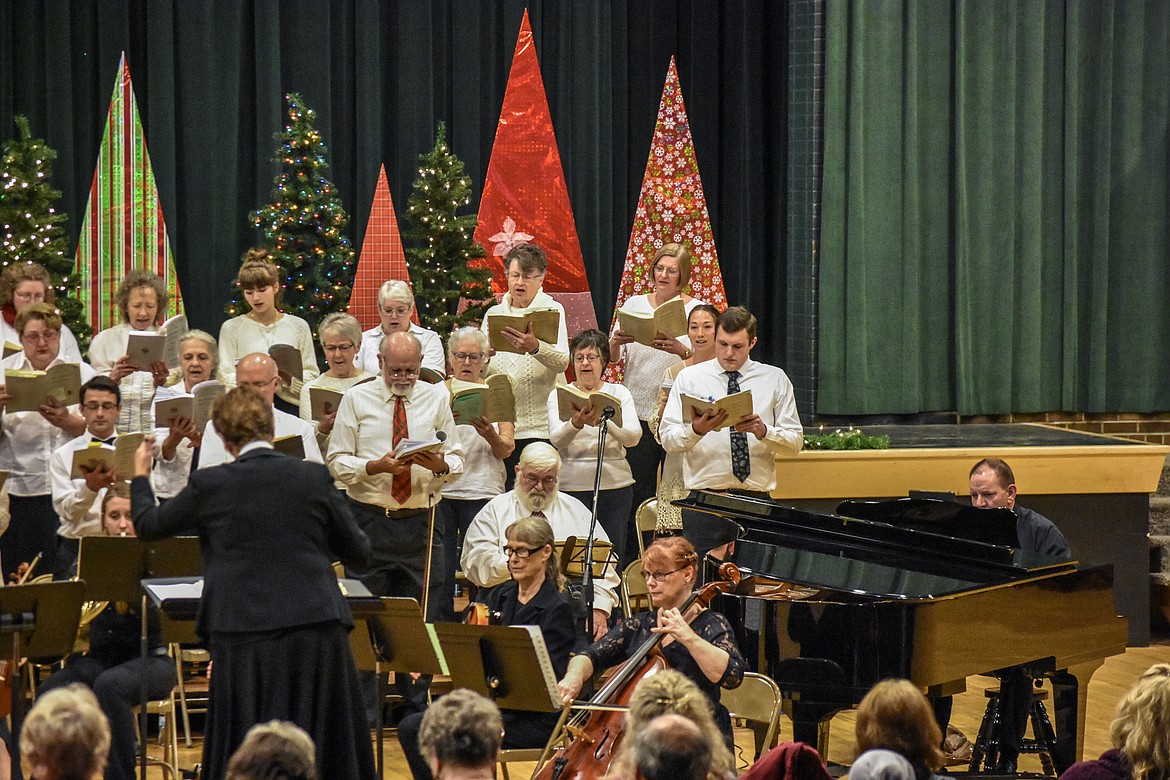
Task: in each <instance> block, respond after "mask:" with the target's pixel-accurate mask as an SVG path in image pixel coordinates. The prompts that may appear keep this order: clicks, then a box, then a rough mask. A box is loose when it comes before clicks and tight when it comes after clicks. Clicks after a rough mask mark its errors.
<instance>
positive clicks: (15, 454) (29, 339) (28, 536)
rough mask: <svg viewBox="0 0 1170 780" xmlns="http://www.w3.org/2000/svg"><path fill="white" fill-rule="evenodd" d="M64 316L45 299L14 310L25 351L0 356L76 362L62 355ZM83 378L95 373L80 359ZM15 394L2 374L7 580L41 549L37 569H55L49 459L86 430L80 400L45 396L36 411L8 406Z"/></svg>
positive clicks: (0, 462) (12, 361)
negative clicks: (64, 401)
mask: <svg viewBox="0 0 1170 780" xmlns="http://www.w3.org/2000/svg"><path fill="white" fill-rule="evenodd" d="M61 327H62V326H61V315H60V314H59V313H58V312H57V310H56V309H54V308H53V307H52V306H51V305H49V304H47V303H34V304H32V305H30V306H27V307H25V308H24V309H22V310H21V312H20V314H18V315H16V328H17V332H18V333H19V334H20V335H19V339H20V344H21V347H22V350H21V351H20V352H17V353H16V354H14V355H9V356H8V357H6V358H4V360H3V361H0V369H2V370H3V372H4V373H5V375H7V372H9V371H14V370H16V371H27V370H30V369H31V370H34V371H45V370H47V369H49V368H52V367H53V366H56V365H59V364H61V363H68V362H74V361H69V360H66V359H64V358H63V357H62V356H61V355H60V348H61ZM80 374H81V377H80V378H81V383H82V384H84V383H86V382H88V381H89V380H90V379H93V377H94V370H93V369H92V368H90V367H89V365H87V364H86V363H81V364H80ZM11 400H12V395H11V394H10V393H9V392H8V390H7V379H6V377H5V378H4V379H0V428H2V429H3V435H2V436H0V469H6V470H7V471H8V482H7V483H6V484H7V486H8V491H9V501H10V507H11V513H12V520H11V524H10V525H9V528H8V531H7V532H5V533H4V535H3V536H0V563H2V564H3V567H4V578H5V580H6V581H7V580H8V579H10V578H11V575H12V574H13V573H14V572H15V571H16V570H17V568H18V567H19V566H20V564H21V563H29V562H31V561H32V560H33V559H34V558H35V557H36V556H37V554H38V553H39V554H41V555H42V558H41V562H40V563H39V564H38V565H37V573H43V572H52V571H53V570H54V565H55V564H56V557H57V529H58V528H59V527H60V525H61V520H60V518H59V517H58V516H57V512H56V510H54V509H53V489H52V482H51V479H50V477H49V458H50V456H51V455H52V453H53V452H54V451H55V450H57V449H60V448H61V447H62V446H63V445H64V444H65V443H66V442H69V441H72V440H73V439H75V438H76V437H78V436H80V435H81V434H82V433H84V432H85V427H86V423H85V418H83V417H82V416H81V414H80V407H79V404H77V403H73V404H71V405H68V406H67V405H65V404H62V403H57V402H55V401H53V399H46V403H43V404H41V405H40V406H39V407H38V408H37V409H36V410H35V411H27V412H14V411H10V410H9V409H8V402H9V401H11Z"/></svg>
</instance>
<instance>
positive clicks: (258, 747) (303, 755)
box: [227, 720, 317, 780]
mask: <svg viewBox="0 0 1170 780" xmlns="http://www.w3.org/2000/svg"><path fill="white" fill-rule="evenodd" d="M227 780H317V750H316V748H315V747H313V740H312V739H311V738H310V737H309V735H308V734H306V733H305V730H304V729H302V728H301V727H300V726H297V725H296V724H293V723H289V722H288V721H284V720H270V721H268V722H267V723H257V724H256V725H255V726H253V727H252V728H250V729H248V734H247V736H245V737H244V741H243V742H242V743H240V746H239V747H238V748H236V752H235V753H233V754H232V758H231V760H230V761H229V762H228V768H227Z"/></svg>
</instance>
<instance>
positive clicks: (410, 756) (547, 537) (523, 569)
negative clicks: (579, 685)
mask: <svg viewBox="0 0 1170 780" xmlns="http://www.w3.org/2000/svg"><path fill="white" fill-rule="evenodd" d="M504 534H505V536H506V537H507V539H508V543H507V544H506V545H505V546H504V552H505V554H507V556H508V573H509V574H510V575H511V577H512V579H511V580H510V581H508V582H505V583H502V584H501V585H500V586H499V587H496V588H493V589H492V592H491V595H489V596H488V602H487V613H488V620H489V623H490V624H492V625H501V626H537V627H539V628H540V633H541V636H542V637H543V638H544V645H545V647H546V648H547V649H548V656H549V660H550V661H552V667H553V673H554V675H555V676H556V677H557V678H558V679H559V678H561V677H562V676H563V675H564V674H565V671H566V669H567V668H568V665H569V655H570V653H572V652H573V649H574V647H575V644H576V641H577V639H576V638H577V627H576V625H575V623H574V621H573V610H572V607H570V606H569V602H568V600H566V598H565V596H564V588H565V578H564V575H562V574H561V568H560V563H559V561H558V560H557V556H556V553H555V548H554V545H553V531H552V526H550V525H549V524H548V521H547V520H545V519H544V518H542V517H526V518H523V519H521V520H517V521H516V522H514V523H512V524H511V525H510V526H508V528H507V530H506V531H505V532H504ZM475 606H477V605H472V607H475ZM501 715H503V718H504V743H503V747H504V748H505V749H515V748H535V747H543V746H544V744H545V743H546V742H548V738H549V737H550V736H551V735H552V731H553V729H554V728H555V727H556V725H557V718H558V717H559V715H560V712H559V711H557V712H526V711H521V710H501ZM422 719H423V713H415V714H413V715H408V716H407V717H406V718H404V719H403V721H402V722H401V723H400V724H398V740H399V742H401V743H402V750H403V752H404V753H405V754H406V761H407V763H408V764H409V765H410V771H411V774H413V775H414V778H415V780H431V772H430V769H429V768H428V767H427V763H426V761H425V760H424V758H423V756H422V755H420V753H419V749H418V731H419V727H420V725H421V723H422Z"/></svg>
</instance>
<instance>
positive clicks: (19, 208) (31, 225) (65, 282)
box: [0, 116, 92, 350]
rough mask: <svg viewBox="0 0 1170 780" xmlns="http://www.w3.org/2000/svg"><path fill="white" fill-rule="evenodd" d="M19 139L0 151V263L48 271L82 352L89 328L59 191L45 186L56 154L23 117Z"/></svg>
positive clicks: (58, 300) (57, 302)
mask: <svg viewBox="0 0 1170 780" xmlns="http://www.w3.org/2000/svg"><path fill="white" fill-rule="evenodd" d="M16 127H17V129H18V131H19V137H18V138H15V139H12V140H10V141H8V142H7V143H5V144H4V147H3V149H2V150H0V232H2V233H3V239H0V265H2V266H3V267H5V268H7V267H8V265H9V264H11V263H26V262H34V263H40V264H41V265H43V266H44V267H45V270H47V271H48V272H49V276H50V278H51V279H52V283H53V290H54V292H55V293H56V297H57V300H56V302H55V304H56V306H57V309H58V310H59V311H60V312H61V317H62V319H63V320H64V321H65V324H66V325H68V326H69V329H70V330H71V331H73V334H74V335H75V336H77V341H78V344H79V345H80V346H81V348H82V350H84V349H85V348H86V347H87V346H88V345H89V337H90V334H91V333H92V330H91V329H90V327H89V323H88V322H87V321H86V320H85V318H84V317H83V316H82V306H81V299H80V297H79V295H78V290H77V281H76V279H75V278H74V277H73V266H74V261H73V254H72V253H71V252H69V251H68V246H67V243H66V237H65V228H64V225H65V222H66V221H67V219H68V217H67V216H66V215H65V214H63V213H61V212H58V211H57V209H56V203H57V201H59V200H60V199H61V192H60V191H59V190H55V189H53V188H52V186H50V184H49V179H50V178H51V177H52V175H53V161H54V160H56V159H57V153H56V152H55V151H54V150H53V149H51V148H49V147H48V146H47V145H46V144H45V142H44V141H43V140H41V139H39V138H33V137H32V132H31V131H30V129H29V123H28V119H27V118H26V117H23V116H17V117H16Z"/></svg>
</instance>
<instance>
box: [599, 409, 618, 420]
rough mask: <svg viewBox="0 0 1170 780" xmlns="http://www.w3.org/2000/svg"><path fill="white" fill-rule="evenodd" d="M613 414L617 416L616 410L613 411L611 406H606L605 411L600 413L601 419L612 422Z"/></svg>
mask: <svg viewBox="0 0 1170 780" xmlns="http://www.w3.org/2000/svg"><path fill="white" fill-rule="evenodd" d="M615 414H617V409H614V408H613V407H612V406H607V407H605V411H603V412H602V413H601V419H602V420H612V419H613V416H614V415H615Z"/></svg>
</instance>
